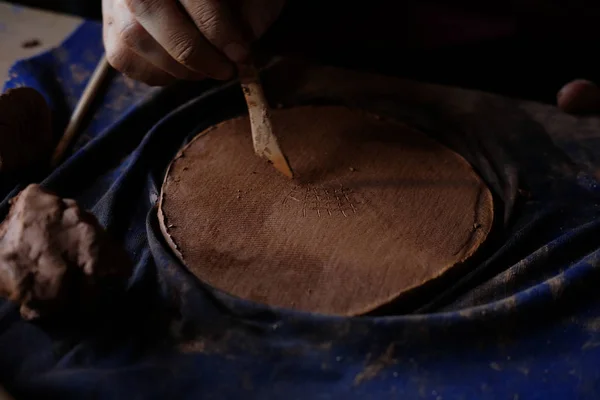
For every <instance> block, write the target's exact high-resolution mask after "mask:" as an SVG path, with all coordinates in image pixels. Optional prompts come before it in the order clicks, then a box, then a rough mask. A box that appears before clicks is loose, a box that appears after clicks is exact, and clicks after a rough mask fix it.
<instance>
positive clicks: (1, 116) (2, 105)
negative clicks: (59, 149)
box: [0, 87, 52, 172]
mask: <svg viewBox="0 0 600 400" xmlns="http://www.w3.org/2000/svg"><path fill="white" fill-rule="evenodd" d="M51 153H52V126H51V118H50V109H49V108H48V104H47V103H46V100H45V99H44V97H43V96H42V95H41V94H40V93H38V92H37V91H36V90H35V89H32V88H27V87H20V88H16V89H10V90H8V91H7V92H6V93H4V94H2V95H0V172H14V171H18V170H22V169H28V168H31V167H34V166H37V165H44V164H46V163H47V162H48V161H49V159H50V154H51Z"/></svg>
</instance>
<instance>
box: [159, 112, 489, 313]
mask: <svg viewBox="0 0 600 400" xmlns="http://www.w3.org/2000/svg"><path fill="white" fill-rule="evenodd" d="M272 121H273V124H274V125H273V127H274V128H276V129H277V132H278V136H279V137H280V140H281V144H282V146H284V148H285V149H286V154H287V155H288V157H289V160H290V163H291V165H293V166H294V172H295V174H296V179H295V180H293V181H292V180H288V179H285V178H284V177H282V176H280V175H279V174H277V172H276V171H274V169H273V168H272V167H271V166H269V165H268V164H267V163H266V162H265V161H264V160H263V159H260V158H259V157H257V156H256V155H254V153H253V150H252V142H251V140H250V132H249V129H250V128H249V123H248V117H246V116H244V117H239V118H236V119H232V120H229V121H226V122H223V123H221V124H219V125H217V126H216V127H214V128H213V129H208V130H206V131H204V132H203V133H201V134H199V135H198V136H197V137H196V138H195V139H194V140H192V141H191V142H190V143H189V144H188V145H187V146H186V147H185V148H184V149H183V150H182V151H181V152H180V154H179V155H178V156H177V157H176V158H175V160H174V161H173V162H172V164H171V166H170V167H169V170H168V173H167V176H166V178H165V181H164V184H163V188H162V193H161V199H160V209H159V219H160V222H161V228H162V231H163V234H164V235H165V237H166V239H167V241H168V243H169V244H170V246H171V247H172V248H173V250H174V251H175V253H176V254H177V255H178V257H179V258H180V259H181V260H182V262H183V263H184V264H185V265H186V266H187V267H188V268H189V269H190V270H191V271H192V272H193V273H194V274H195V275H196V276H197V277H198V278H200V279H201V280H202V281H204V282H206V283H208V284H210V285H212V286H214V287H216V288H218V289H220V290H222V291H225V292H227V293H230V294H232V295H235V296H238V297H241V298H243V299H248V300H253V301H257V302H261V303H265V304H269V305H271V306H281V307H289V308H293V309H297V310H302V311H310V312H316V313H323V314H337V315H344V316H352V315H360V314H363V313H366V312H369V311H372V310H374V309H376V308H378V307H380V306H383V305H385V304H387V303H389V302H390V301H392V300H394V299H396V298H398V296H400V295H401V294H402V293H405V292H406V291H407V290H409V289H411V288H415V287H417V286H420V285H423V284H425V283H427V282H429V281H431V280H432V279H434V278H436V277H439V276H440V275H441V274H442V273H444V272H445V271H447V270H448V269H450V268H451V267H453V266H455V265H457V264H459V263H461V262H463V261H465V260H467V259H468V258H469V257H470V256H471V255H472V254H473V253H474V252H475V251H476V250H477V248H478V247H479V246H480V244H481V243H482V242H483V241H484V240H485V238H486V237H487V235H488V233H489V232H490V229H491V226H492V220H493V201H492V196H491V194H490V191H489V190H488V188H487V187H486V185H485V184H484V183H483V182H482V180H481V179H480V178H479V176H478V175H477V174H476V173H475V171H473V169H472V168H471V166H470V165H469V164H468V163H467V162H466V161H465V160H464V159H463V158H462V157H460V156H459V155H458V154H456V153H454V152H453V151H451V150H449V149H448V148H446V147H444V146H442V145H441V144H439V143H438V142H436V141H434V140H432V139H431V138H429V137H427V136H426V135H425V134H423V133H422V132H419V131H416V130H414V129H411V128H410V127H408V126H406V125H404V124H401V123H398V122H393V121H389V120H386V119H384V118H379V117H377V116H374V115H371V114H367V113H365V112H362V111H360V110H352V109H348V108H344V107H334V106H320V107H316V106H315V107H298V108H292V109H281V110H274V111H273V114H272ZM173 227H176V228H173Z"/></svg>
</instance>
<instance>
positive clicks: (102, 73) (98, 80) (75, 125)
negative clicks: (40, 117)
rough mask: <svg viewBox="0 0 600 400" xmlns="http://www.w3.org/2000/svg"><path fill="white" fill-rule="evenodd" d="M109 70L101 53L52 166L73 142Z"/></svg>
mask: <svg viewBox="0 0 600 400" xmlns="http://www.w3.org/2000/svg"><path fill="white" fill-rule="evenodd" d="M109 70H110V65H109V64H108V60H107V59H106V56H105V55H102V58H101V59H100V62H99V63H98V66H97V67H96V69H95V70H94V73H93V74H92V76H91V78H90V80H89V82H88V84H87V86H86V87H85V90H84V91H83V94H82V95H81V98H80V99H79V102H78V103H77V106H76V107H75V110H74V111H73V114H72V115H71V119H70V120H69V124H68V125H67V129H65V133H64V134H63V136H62V138H61V139H60V141H59V142H58V145H57V146H56V149H55V150H54V154H53V155H52V161H51V166H52V168H55V167H57V166H58V165H59V164H60V162H61V161H62V160H63V157H64V156H65V153H66V152H67V149H68V148H69V145H70V144H71V143H72V142H73V139H75V137H76V136H77V133H79V128H80V127H81V123H82V121H83V118H84V117H85V115H86V113H87V111H88V110H89V108H90V105H91V104H92V102H93V101H94V99H95V98H96V95H97V94H98V91H99V90H100V88H101V87H102V83H103V82H104V78H106V75H107V74H108V71H109Z"/></svg>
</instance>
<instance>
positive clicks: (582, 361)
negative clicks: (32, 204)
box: [0, 23, 600, 400]
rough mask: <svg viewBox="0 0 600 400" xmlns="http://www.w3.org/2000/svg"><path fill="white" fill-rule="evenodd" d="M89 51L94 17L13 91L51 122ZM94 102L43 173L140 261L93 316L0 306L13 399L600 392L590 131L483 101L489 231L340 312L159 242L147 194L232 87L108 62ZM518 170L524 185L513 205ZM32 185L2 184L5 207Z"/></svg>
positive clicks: (93, 57)
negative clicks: (466, 249)
mask: <svg viewBox="0 0 600 400" xmlns="http://www.w3.org/2000/svg"><path fill="white" fill-rule="evenodd" d="M101 52H102V46H101V28H100V26H99V25H98V24H95V23H85V24H83V25H82V26H81V27H80V28H79V30H78V31H77V32H76V33H75V34H74V35H73V36H72V37H70V38H69V39H68V40H67V41H66V42H65V43H64V44H63V45H62V46H61V47H60V48H58V49H56V50H54V51H52V52H50V53H46V54H43V55H41V56H39V57H36V58H34V59H30V60H25V61H21V62H19V63H17V64H16V65H15V66H14V68H13V69H12V71H11V79H10V81H9V82H8V83H7V88H10V87H16V86H20V85H27V86H31V87H34V88H36V89H38V90H39V91H40V92H41V93H43V94H44V96H45V97H46V99H47V101H48V103H49V104H50V106H51V108H52V110H53V112H54V115H55V117H56V118H55V121H54V127H55V131H56V132H60V131H61V129H63V128H64V126H65V124H66V121H67V118H68V115H69V111H70V110H71V109H72V108H73V107H74V105H75V103H76V101H77V98H78V97H79V96H80V94H81V92H82V91H83V88H84V85H85V83H86V80H87V78H88V77H89V76H90V74H91V72H92V71H93V69H94V67H95V65H96V62H97V61H98V59H99V57H100V54H101ZM102 101H103V103H102V104H101V105H99V106H98V111H97V113H96V115H95V117H94V118H93V120H91V121H90V123H89V125H88V127H87V130H86V132H85V134H84V135H83V136H82V137H81V138H80V139H79V140H78V142H77V143H76V145H75V146H74V147H75V149H74V154H73V156H72V157H70V158H69V159H68V160H67V161H66V162H65V163H64V164H63V165H62V166H61V167H60V168H58V169H57V170H56V171H54V172H52V173H51V174H50V175H48V176H47V177H37V178H39V179H40V180H41V179H43V185H44V186H45V187H47V188H49V189H51V190H54V191H56V192H57V193H58V194H60V195H61V196H63V197H73V198H76V199H77V200H78V201H79V202H80V204H81V205H82V206H84V207H86V208H89V209H91V210H92V211H93V212H94V214H95V215H96V216H97V217H98V219H99V220H100V222H101V223H102V224H103V225H104V226H105V227H106V228H107V229H108V231H109V232H110V234H111V235H112V236H113V237H115V238H117V239H118V240H120V241H121V242H122V243H123V245H124V246H125V248H126V249H127V251H128V252H129V254H130V255H131V257H132V259H133V260H134V262H135V266H136V268H135V273H134V276H133V277H132V279H131V281H130V283H129V286H128V290H127V292H126V293H124V294H123V296H122V298H121V297H120V298H119V299H118V305H117V306H111V307H107V311H106V312H104V314H102V315H101V316H95V317H94V318H90V319H89V320H88V319H86V318H85V316H80V317H78V318H76V319H75V320H74V321H68V322H64V321H63V323H61V324H52V323H47V322H45V323H28V322H24V321H22V320H21V319H20V317H19V314H18V309H17V307H16V306H15V305H13V304H10V303H8V302H0V382H2V383H3V385H4V386H5V387H6V388H7V389H8V390H9V391H11V392H12V393H13V394H14V395H15V396H16V397H17V398H26V399H36V398H41V399H48V398H60V399H71V398H73V399H82V398H97V399H109V398H110V399H115V398H123V399H133V398H136V399H137V398H140V399H166V398H182V399H184V398H189V399H198V398H215V399H229V398H232V399H238V398H247V399H252V398H257V399H258V398H260V399H271V398H273V399H279V398H284V399H321V398H323V399H325V398H335V399H337V398H339V399H351V398H356V399H367V398H373V399H381V398H402V399H413V398H415V399H417V398H423V399H440V400H442V399H444V400H446V399H544V400H546V399H575V398H577V399H595V398H598V397H600V368H598V364H599V362H600V304H599V303H598V295H597V292H598V291H597V289H596V287H597V285H598V283H599V282H600V281H599V278H600V276H599V273H598V272H599V268H598V266H599V261H598V259H599V256H600V253H599V249H600V244H599V243H600V242H598V239H597V238H598V235H599V234H600V222H599V221H598V218H597V217H598V215H599V212H600V205H599V204H600V200H599V195H600V191H599V188H598V183H597V181H596V180H595V178H594V177H593V175H592V174H590V173H588V171H587V169H585V168H584V167H583V166H585V165H590V164H591V165H593V164H594V159H595V158H596V157H597V154H599V153H598V150H599V146H600V132H596V133H593V132H591V133H590V134H589V135H588V136H587V138H586V141H585V142H582V140H578V139H577V138H576V137H575V136H574V137H572V138H562V140H561V141H560V142H556V141H554V142H553V141H551V140H550V139H549V137H548V135H547V134H546V133H545V132H542V131H540V130H539V129H538V128H537V127H535V126H531V127H530V129H526V131H527V133H525V132H518V133H519V135H517V134H516V133H515V134H512V133H510V132H508V133H507V132H504V131H503V127H504V126H506V125H505V124H506V123H507V122H506V121H495V120H494V117H493V113H490V120H489V126H487V127H486V128H487V129H488V130H487V132H488V136H487V139H485V138H480V141H482V142H481V143H479V144H477V143H475V142H472V141H471V142H470V141H469V140H471V139H468V138H463V139H464V140H458V141H455V142H457V143H459V145H457V146H458V147H460V143H463V145H464V146H465V147H464V149H463V150H464V151H461V152H462V153H463V154H465V156H466V157H467V158H469V159H470V161H472V162H473V163H474V164H475V165H478V166H479V168H481V169H482V171H484V173H483V176H484V177H485V178H486V180H488V182H489V183H490V185H491V186H492V187H494V188H496V189H497V190H496V195H497V197H498V199H499V201H498V202H499V203H501V204H503V206H502V207H503V210H504V212H505V215H506V225H502V224H500V226H499V228H498V230H497V232H500V233H498V234H497V235H496V237H495V238H494V240H493V245H492V246H491V247H490V248H488V249H487V250H486V251H485V254H483V255H482V256H480V258H479V259H478V260H477V263H476V264H474V265H473V266H472V268H471V270H472V272H470V273H469V274H466V275H464V276H458V277H453V278H452V280H451V281H449V282H445V283H444V286H443V287H441V288H438V289H436V293H437V294H438V295H436V296H432V295H431V293H429V294H428V295H426V296H423V299H424V300H423V299H422V300H419V301H415V300H414V299H413V300H412V301H413V303H414V304H410V305H407V304H408V303H405V304H397V309H396V315H392V316H390V315H383V316H366V317H361V318H338V317H325V316H315V315H310V314H306V313H299V312H293V311H289V310H282V309H272V308H269V307H266V306H262V305H258V304H253V303H249V302H245V301H241V300H239V299H235V298H232V297H230V296H228V295H226V294H224V293H221V292H219V291H217V290H214V289H213V288H210V287H207V286H206V285H204V284H203V283H201V282H199V281H198V280H197V279H196V278H194V277H193V276H192V275H191V274H190V273H189V272H188V271H187V270H186V269H185V268H184V267H183V266H182V265H181V264H180V263H179V262H178V261H177V260H176V259H175V258H174V257H173V256H172V255H171V253H170V252H169V250H168V247H167V246H165V244H164V243H163V240H162V237H161V235H160V231H159V230H158V229H157V220H156V210H155V208H154V204H155V201H156V198H157V193H158V190H159V187H160V182H162V175H163V174H164V170H165V168H166V166H167V164H168V162H169V161H170V159H171V158H172V157H173V156H174V154H175V152H176V151H177V149H178V148H179V147H180V146H181V145H182V144H183V143H184V142H185V141H186V139H187V138H189V137H190V136H191V135H193V134H195V133H197V132H199V131H200V130H201V129H203V128H204V127H207V126H209V125H211V124H214V123H215V122H217V121H221V120H224V119H227V118H229V117H231V116H233V115H236V114H239V113H241V112H243V106H244V103H243V98H242V96H241V94H240V92H239V89H238V88H237V87H235V86H233V85H230V86H227V85H226V86H224V87H220V86H219V84H217V83H215V82H210V81H206V82H202V83H198V84H185V85H182V86H179V87H177V86H176V87H173V88H169V89H150V88H148V87H146V86H143V85H141V84H137V83H133V82H131V81H130V80H127V79H124V78H122V77H120V76H114V77H113V79H112V83H111V85H110V87H109V89H108V90H107V91H106V93H105V94H104V97H103V100H102ZM479 107H480V111H481V112H485V111H486V109H485V104H483V105H479ZM488 111H489V110H488ZM412 114H415V113H411V115H412ZM415 115H416V114H415ZM417 122H418V121H416V122H415V123H417ZM446 130H447V129H446ZM440 139H441V140H445V141H447V142H451V141H452V138H451V137H445V138H440ZM454 139H457V137H455V138H454ZM459 139H460V138H459ZM486 141H488V142H486ZM494 141H496V142H497V143H500V144H501V146H498V145H497V143H496V142H494ZM494 143H496V144H494ZM469 146H471V149H469ZM472 146H480V147H476V148H477V149H478V151H472V149H473V148H472ZM484 148H485V149H488V150H489V149H491V150H490V151H489V153H488V154H487V155H486V159H484V160H481V159H479V160H478V159H477V154H482V151H481V149H484ZM582 148H585V149H587V150H586V151H580V149H582ZM486 160H487V161H486ZM486 165H487V167H488V168H487V169H486ZM486 171H487V172H486ZM515 171H519V175H520V178H521V180H522V185H524V187H525V188H526V190H527V191H529V192H531V193H532V194H533V197H531V198H523V200H521V201H516V202H514V201H513V200H514V198H515V193H516V192H515V190H516V185H515V182H514V179H513V178H514V172H515ZM37 178H36V179H37ZM26 183H27V182H22V183H21V184H20V185H19V186H17V187H10V188H4V189H3V190H4V193H3V194H4V195H5V200H4V201H3V203H2V204H1V205H0V207H2V210H3V211H4V212H5V211H6V210H7V199H8V198H10V197H11V196H12V195H14V194H15V193H17V191H18V190H19V189H20V188H22V187H23V185H24V184H26ZM5 186H7V184H6V183H5ZM403 309H404V311H403V312H400V311H398V310H403Z"/></svg>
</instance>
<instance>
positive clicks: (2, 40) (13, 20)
mask: <svg viewBox="0 0 600 400" xmlns="http://www.w3.org/2000/svg"><path fill="white" fill-rule="evenodd" d="M81 22H82V19H81V18H77V17H72V16H68V15H64V14H57V13H53V12H48V11H42V10H36V9H33V8H29V7H23V6H18V5H13V4H9V3H6V2H3V1H0V82H2V83H4V82H5V81H6V79H7V78H8V70H9V68H10V67H11V65H13V64H14V63H15V61H17V60H20V59H23V58H29V57H32V56H35V55H36V54H39V53H41V52H43V51H45V50H48V49H50V48H52V47H54V46H56V45H58V44H60V43H61V42H62V41H63V40H64V39H65V37H66V36H68V35H69V34H70V33H71V32H73V30H74V29H75V28H76V27H77V26H78V25H79V24H80V23H81Z"/></svg>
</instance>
